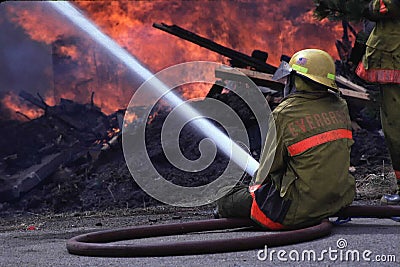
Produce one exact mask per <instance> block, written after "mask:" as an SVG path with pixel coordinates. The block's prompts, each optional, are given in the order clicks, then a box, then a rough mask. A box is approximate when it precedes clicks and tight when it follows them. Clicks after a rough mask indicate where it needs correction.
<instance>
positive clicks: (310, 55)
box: [289, 49, 338, 91]
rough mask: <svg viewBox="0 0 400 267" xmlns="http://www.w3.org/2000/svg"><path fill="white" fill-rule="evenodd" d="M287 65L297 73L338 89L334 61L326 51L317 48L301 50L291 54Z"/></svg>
mask: <svg viewBox="0 0 400 267" xmlns="http://www.w3.org/2000/svg"><path fill="white" fill-rule="evenodd" d="M289 66H290V68H291V69H292V70H294V71H296V74H297V75H300V76H304V77H307V78H309V79H311V80H313V81H315V82H317V83H319V84H322V85H325V86H327V87H329V88H331V89H333V90H335V91H338V86H337V84H336V82H335V79H336V68H335V62H334V61H333V59H332V57H331V56H330V55H329V54H328V53H327V52H325V51H322V50H319V49H305V50H301V51H299V52H297V53H295V54H294V55H293V56H292V58H291V59H290V61H289Z"/></svg>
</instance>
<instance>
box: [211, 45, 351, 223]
mask: <svg viewBox="0 0 400 267" xmlns="http://www.w3.org/2000/svg"><path fill="white" fill-rule="evenodd" d="M282 73H284V74H283V75H279V74H282ZM274 76H275V77H277V76H278V77H277V78H283V77H286V79H287V82H286V86H285V92H286V94H287V95H286V96H285V98H284V100H283V101H282V102H281V103H280V104H279V105H278V106H277V107H276V108H275V109H274V111H273V112H272V116H273V118H274V120H275V125H276V133H277V136H276V140H277V148H276V152H275V155H274V158H273V163H272V166H271V169H269V170H268V169H267V168H266V167H265V166H266V165H268V164H266V163H267V161H268V157H269V156H268V154H269V153H267V152H266V151H269V149H268V148H267V147H264V150H263V154H262V156H261V160H260V167H259V169H258V170H257V172H256V175H255V177H254V178H253V181H252V185H251V186H250V187H249V186H246V185H237V186H235V187H234V188H233V189H232V190H231V191H230V192H229V193H228V194H226V195H225V196H224V197H222V198H221V199H219V200H218V202H217V206H218V213H219V216H221V217H251V218H252V219H253V220H254V221H255V222H257V223H258V224H260V225H261V226H262V227H264V228H267V229H272V230H279V229H285V228H286V229H287V228H301V227H307V226H310V225H313V224H316V223H319V222H320V221H321V220H322V219H324V218H327V217H329V216H331V215H333V214H335V213H336V212H338V211H339V210H340V209H341V208H343V207H346V206H348V205H349V204H350V203H351V202H352V201H353V198H354V194H355V180H354V177H353V176H352V175H351V174H349V171H348V169H349V166H350V147H351V145H352V144H353V140H352V132H351V122H350V118H349V114H348V108H347V104H346V102H345V101H344V100H343V99H342V98H340V96H339V91H338V87H337V85H336V83H335V65H334V61H333V59H332V57H331V56H330V55H329V54H328V53H326V52H324V51H322V50H318V49H306V50H302V51H299V52H297V53H296V54H294V55H293V57H292V58H291V59H290V62H289V64H287V63H286V64H285V62H282V64H281V66H280V68H279V69H278V70H277V72H276V73H275V75H274ZM279 76H280V77H279ZM266 144H267V142H266Z"/></svg>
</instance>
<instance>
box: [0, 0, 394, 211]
mask: <svg viewBox="0 0 400 267" xmlns="http://www.w3.org/2000/svg"><path fill="white" fill-rule="evenodd" d="M289 2H290V5H292V6H296V7H298V8H300V6H301V5H300V4H304V3H302V2H304V1H300V2H299V1H297V2H296V1H289ZM235 4H236V5H240V4H239V3H235ZM77 5H79V6H80V7H82V8H83V9H84V10H86V11H87V12H88V13H90V14H91V15H92V16H93V19H94V20H95V21H96V22H97V23H98V24H99V25H102V27H104V28H105V29H106V31H108V32H109V33H110V35H111V36H114V37H115V38H116V39H119V42H120V43H122V44H123V45H125V46H126V47H127V48H128V49H129V50H130V51H131V52H132V53H133V54H135V55H136V54H140V55H141V58H140V59H141V60H142V61H143V62H144V63H145V64H147V65H150V66H152V68H153V70H157V69H160V68H163V67H165V66H168V65H171V64H174V63H175V62H176V61H175V58H179V59H181V60H184V61H185V60H186V61H187V60H193V59H196V58H198V59H202V60H205V59H206V60H211V61H220V62H221V61H222V62H226V63H228V62H229V64H230V65H231V66H232V67H235V68H239V70H241V71H242V72H243V73H244V74H246V75H247V76H248V77H250V78H251V79H252V80H253V82H254V83H255V84H257V85H258V87H259V89H260V90H261V91H262V92H263V94H264V96H265V97H266V99H267V100H268V102H269V104H270V106H271V108H272V109H273V108H274V107H275V106H276V105H277V103H279V101H280V100H281V98H282V89H283V85H282V84H280V83H277V82H274V81H272V80H271V76H272V75H271V74H272V73H273V71H274V70H275V69H276V68H275V67H274V66H273V65H272V64H275V65H277V62H278V59H279V55H281V54H292V52H293V51H295V50H298V49H299V48H301V47H300V46H298V45H299V43H307V44H308V45H312V44H313V43H315V42H317V41H315V40H311V39H309V38H306V37H304V35H305V34H304V32H302V30H301V27H299V28H298V27H292V28H293V29H291V30H290V25H291V24H289V25H286V26H284V25H285V24H279V22H278V24H279V25H275V24H274V25H269V24H268V23H267V24H266V25H264V24H262V23H261V22H259V23H257V27H253V26H251V30H250V29H248V26H246V25H247V24H248V25H253V22H252V23H246V22H243V21H242V20H239V19H237V20H234V26H235V25H236V26H237V28H238V29H242V30H243V31H240V32H239V33H238V36H236V37H233V36H227V33H226V32H225V31H224V29H225V28H226V27H227V26H226V23H227V22H225V21H224V19H223V18H216V20H217V23H216V24H215V23H213V24H212V25H211V26H210V29H207V30H206V31H205V32H210V33H211V35H212V36H215V39H214V40H215V42H214V41H212V40H210V39H207V38H204V37H201V36H199V35H197V34H195V33H194V32H190V31H188V30H185V29H184V28H182V27H179V26H176V25H172V26H169V25H167V24H154V26H155V27H156V28H158V29H161V30H163V31H166V32H168V33H171V34H174V35H176V36H178V37H180V38H183V39H185V40H189V41H190V42H192V43H193V44H192V43H188V42H186V41H182V40H179V41H178V42H177V46H176V47H174V48H173V49H171V48H168V51H171V57H169V56H168V55H165V57H164V55H163V56H162V57H161V56H160V55H159V54H157V55H154V52H152V53H151V52H149V51H159V48H157V49H155V48H154V45H155V44H154V42H153V40H156V41H155V42H156V43H157V45H167V44H168V42H167V41H165V40H167V38H169V37H168V36H167V35H166V34H164V33H162V32H161V31H155V32H154V33H152V35H151V36H150V37H148V36H147V35H146V34H143V32H145V31H148V28H146V27H148V26H143V25H144V24H145V22H146V25H147V24H149V22H148V21H147V20H148V19H145V18H141V20H139V22H138V21H135V20H132V18H131V16H127V15H126V16H124V14H127V12H128V11H136V9H138V8H139V9H143V8H144V9H145V10H153V11H154V10H155V9H160V7H157V8H156V7H154V5H155V4H154V3H152V2H135V4H134V5H132V3H129V2H128V3H126V4H121V3H119V2H113V3H108V2H77ZM109 5H111V10H113V13H112V15H109V14H108V15H107V16H104V14H103V12H104V10H105V9H104V8H103V7H104V6H109ZM158 5H162V6H164V7H165V8H167V7H166V6H165V5H166V3H158ZM181 5H182V6H180V7H177V10H178V11H177V12H181V11H182V10H186V9H188V8H189V7H188V6H187V5H188V3H186V2H182V4H181ZM190 5H193V3H190ZM194 5H198V3H197V4H196V3H194ZM210 5H216V6H218V8H216V9H214V10H220V9H221V8H225V9H226V10H229V8H228V7H227V6H225V5H229V4H228V2H212V3H211V2H210ZM219 5H222V7H220V6H219ZM265 6H267V5H263V4H256V5H255V7H254V8H255V9H253V8H252V9H251V10H250V11H251V12H253V13H258V12H261V11H260V10H263V11H265V14H270V13H271V11H269V10H265V8H266V7H265ZM16 9H17V8H16V7H15V6H13V5H9V6H7V12H6V14H7V17H8V18H9V19H10V20H11V21H13V22H15V23H17V24H18V25H20V27H22V28H23V29H25V30H26V31H27V32H28V33H29V35H30V37H31V38H32V39H33V40H36V41H41V42H45V43H46V44H48V45H49V46H50V49H51V62H52V65H51V71H49V72H51V73H52V79H53V86H52V87H51V88H52V90H48V91H46V92H45V94H44V96H43V97H42V96H41V95H40V94H38V95H37V96H34V95H32V94H30V93H28V92H26V91H22V90H21V91H20V93H19V95H16V94H13V93H8V94H6V95H5V97H3V98H2V102H1V103H2V109H4V108H7V109H8V110H9V115H12V116H8V118H11V119H12V120H10V121H5V120H4V121H1V122H0V123H1V125H2V129H5V130H3V131H1V133H0V146H1V147H2V150H1V151H0V188H1V189H0V213H5V214H7V212H9V213H12V212H13V211H14V210H22V211H27V210H40V211H43V210H45V211H53V212H54V211H55V212H63V211H71V210H93V209H108V208H132V207H141V206H146V205H149V204H154V203H156V201H155V200H154V199H152V198H150V197H149V196H148V195H147V194H145V193H144V192H143V191H142V190H141V189H140V188H139V187H138V186H137V185H136V183H135V182H134V181H133V179H132V178H131V175H130V173H129V171H128V169H127V167H126V164H125V160H124V158H123V155H122V149H121V143H120V141H121V128H122V123H123V118H124V114H125V110H121V109H120V108H121V107H125V106H126V104H127V101H128V100H129V99H130V97H131V92H132V88H136V87H137V86H136V85H138V84H139V81H136V80H133V79H132V78H131V77H130V74H129V73H127V71H126V70H124V68H122V66H121V65H120V64H119V63H117V62H115V61H113V60H112V59H109V58H108V57H107V56H106V55H104V53H103V51H102V50H101V49H100V48H99V47H96V46H94V45H93V44H92V43H90V42H89V41H88V40H86V39H85V38H83V37H80V36H77V35H76V34H75V33H72V31H70V30H67V31H66V32H67V33H68V34H67V35H65V33H64V34H63V33H62V32H60V31H58V30H56V29H54V28H53V26H54V25H47V24H45V25H44V27H43V29H40V31H42V32H40V33H39V32H36V31H39V29H32V28H31V26H30V25H31V24H30V23H32V20H34V23H36V25H39V24H37V23H38V21H40V16H28V14H31V13H29V12H27V13H28V14H26V13H24V12H21V13H19V12H17V11H16ZM107 10H109V9H107ZM210 10H213V9H212V8H210ZM288 10H289V9H288ZM32 12H33V13H34V14H42V13H43V12H44V11H43V9H42V8H41V7H40V6H35V8H34V9H33V11H32ZM235 12H237V10H236V9H235V10H233V14H232V16H233V17H235V16H236V17H239V14H236V13H235ZM167 13H168V12H162V14H163V16H167V15H166V14H167ZM116 14H117V15H116ZM118 14H119V15H118ZM121 14H122V17H123V20H121V21H120V20H119V19H121V18H120V17H121ZM273 14H274V15H271V16H272V18H274V17H275V16H276V14H279V12H277V13H273ZM12 15H15V17H12ZM114 16H115V17H114ZM291 16H292V14H290V12H289V13H288V14H286V13H282V12H281V17H279V20H278V21H286V22H287V21H293V22H291V23H299V22H300V21H301V22H302V23H307V22H310V21H311V19H312V18H311V11H305V12H304V14H303V15H301V16H299V17H296V18H292V17H291ZM105 18H107V19H105ZM240 18H242V17H240ZM159 19H160V18H159V17H158V18H157V19H155V20H157V21H158V20H159ZM243 19H246V18H243ZM36 20H37V21H36ZM166 21H171V19H170V18H168V19H166ZM0 23H1V20H0ZM140 23H142V24H141V25H138V24H140ZM271 23H272V22H271ZM214 24H215V25H214ZM261 24H262V25H261ZM33 25H35V24H33ZM132 25H134V26H135V27H137V29H139V30H138V31H135V32H133V31H132V30H131V28H133V26H132ZM150 25H151V24H150ZM184 25H187V24H184ZM196 25H199V26H196V27H200V25H209V24H208V23H198V24H196ZM224 25H225V26H224ZM332 25H333V24H331V23H330V22H327V21H325V22H322V23H321V25H319V26H318V27H320V28H318V29H319V30H318V31H322V30H324V29H325V30H324V31H326V29H328V28H329V29H333V32H335V33H338V32H339V31H340V32H341V28H340V27H338V26H332ZM128 26H129V27H128ZM139 26H141V27H143V28H140V27H139ZM266 26H268V27H266ZM196 27H195V29H196ZM282 27H283V28H284V29H282ZM308 27H309V28H311V29H315V28H316V27H317V26H315V23H314V21H313V22H312V25H308ZM346 27H347V28H348V27H351V26H349V25H347V26H346ZM127 28H129V29H127ZM265 28H267V33H268V34H269V33H273V32H274V31H276V29H278V30H279V31H280V33H279V38H278V39H274V40H268V42H270V43H271V44H270V45H269V51H272V53H271V54H269V53H267V52H264V51H261V50H250V49H253V48H254V47H260V46H262V47H264V46H265V44H264V42H265V40H266V38H265V36H267V35H265V34H266V33H265V32H260V33H258V34H257V33H254V34H255V36H256V37H257V38H255V39H251V41H250V40H248V39H247V38H242V37H248V36H247V35H248V32H250V31H251V32H254V31H258V30H259V29H265ZM306 28H307V27H306ZM347 28H345V29H347ZM355 28H356V27H355ZM123 30H125V32H122V31H123ZM285 31H286V32H285ZM353 31H356V30H355V29H354V28H353V27H351V28H350V32H353ZM326 32H328V33H331V32H332V31H326ZM128 33H129V34H130V33H132V34H134V35H135V37H136V39H137V40H141V41H142V42H143V41H144V42H147V43H146V46H143V45H142V46H140V45H137V44H134V43H132V42H131V41H130V40H131V39H129V38H124V36H126V35H127V34H128ZM283 33H284V34H287V36H291V38H294V39H297V40H298V41H299V42H286V41H285V38H286V37H287V36H283V35H282V34H283ZM314 35H315V34H314ZM121 36H122V37H121ZM275 36H276V34H275ZM148 38H150V39H151V40H152V41H151V42H148V40H147V39H148ZM235 38H239V39H235ZM133 39H135V38H133ZM350 39H351V38H349V35H348V33H347V30H346V31H345V34H344V35H343V38H342V40H341V41H338V42H336V44H333V42H329V43H328V41H326V40H329V39H328V38H324V40H321V39H319V40H318V46H323V47H326V48H327V49H326V50H328V51H330V52H331V54H333V53H332V51H334V50H333V49H335V48H337V49H338V51H339V53H340V59H341V61H338V72H339V73H340V74H341V76H342V77H340V78H339V79H340V80H338V82H339V83H340V85H341V91H342V93H343V95H344V97H345V98H346V99H347V101H348V103H349V106H350V111H351V117H352V120H353V122H354V125H355V126H354V139H355V141H356V143H355V145H354V146H353V151H352V155H351V157H352V159H351V163H352V165H353V169H352V171H353V173H354V174H355V176H356V177H358V178H360V177H361V180H360V182H359V183H360V185H365V184H366V182H365V180H362V178H363V177H366V176H367V175H369V174H376V173H384V175H387V173H388V171H387V170H386V171H385V170H383V171H382V170H380V168H381V167H380V166H383V167H382V168H383V169H385V165H384V164H382V162H385V163H386V164H387V165H389V164H390V158H389V155H388V153H387V151H386V149H385V144H384V141H383V137H382V136H381V135H380V132H379V130H380V124H379V120H378V116H377V113H376V107H375V106H374V105H375V104H374V103H375V102H374V101H370V100H373V92H374V91H373V90H374V88H373V87H369V86H367V85H365V84H358V85H357V84H354V83H353V82H352V81H354V79H353V78H354V77H353V76H352V75H351V71H350V70H351V66H349V64H348V59H349V57H351V53H350V52H351V51H350V50H349V49H351V47H349V46H348V43H349V42H350ZM168 40H170V39H168ZM217 42H218V43H217ZM325 42H326V43H325ZM228 44H229V46H230V47H234V48H236V49H237V50H236V49H231V48H228V47H227V46H228ZM197 45H200V46H203V47H205V48H207V49H209V50H211V51H214V52H216V53H208V51H207V49H203V48H198V47H197ZM225 45H227V46H225ZM89 47H90V49H89ZM93 47H94V48H93ZM147 49H148V50H147ZM179 49H181V51H183V52H184V53H183V52H176V51H178V50H179ZM164 50H167V49H164ZM175 50H176V51H175ZM238 50H241V51H253V52H252V56H248V55H246V54H244V53H241V52H239V51H238ZM83 51H90V52H89V53H84V52H83ZM190 53H192V54H196V57H193V58H187V54H190ZM225 57H226V58H228V59H229V60H228V61H226V58H225ZM284 57H285V56H284V55H283V56H281V58H284ZM267 61H268V63H267ZM270 63H271V64H270ZM349 73H350V74H349ZM215 76H216V78H218V82H216V83H215V84H214V85H212V86H211V88H210V87H204V86H203V87H202V89H201V90H198V91H195V90H193V91H191V90H184V91H182V94H183V96H185V97H187V98H191V97H193V96H196V97H198V96H202V97H204V96H207V97H212V98H215V99H217V100H219V101H222V102H224V103H226V104H228V105H229V106H230V107H232V108H233V109H234V110H236V111H237V113H238V114H239V116H240V118H241V119H242V121H243V122H244V123H245V126H246V128H247V130H248V134H249V136H250V140H251V141H250V142H251V147H250V152H251V154H252V155H253V156H254V157H255V158H256V159H257V158H258V157H259V156H260V153H261V151H260V150H261V147H260V146H261V142H260V135H259V132H258V129H257V127H256V124H255V121H254V120H253V118H252V112H251V110H250V109H249V108H248V107H247V106H246V104H245V103H244V102H243V101H242V100H241V99H240V98H239V97H238V96H237V95H235V94H234V93H233V92H231V91H229V90H227V89H226V88H225V85H226V83H232V82H235V80H236V79H235V74H234V72H232V71H231V70H230V69H217V70H216V71H215ZM355 82H357V83H359V82H360V81H358V80H357V81H355ZM204 88H205V89H204ZM365 88H368V89H369V90H368V91H367V90H366V89H365ZM371 92H372V93H371ZM199 101H201V100H199ZM367 101H369V102H368V103H370V104H368V105H365V103H366V102H367ZM143 104H145V103H143ZM135 109H136V110H137V112H138V113H137V114H139V113H140V110H141V107H135ZM10 110H12V111H13V112H10ZM168 112H169V110H168V109H167V108H165V107H160V108H158V109H157V110H154V113H152V114H151V116H150V117H149V118H148V119H147V122H146V123H147V128H146V139H147V147H148V152H149V156H150V158H151V160H152V161H153V162H154V164H155V166H156V168H157V170H158V171H159V173H160V174H161V175H163V176H164V177H166V178H167V179H168V180H170V181H171V182H173V183H175V184H179V185H182V186H185V185H190V186H200V185H204V184H207V183H209V182H210V181H212V180H213V179H214V177H217V176H218V174H219V173H220V172H221V171H223V170H224V168H225V166H226V164H227V159H226V158H224V157H223V156H222V155H219V154H218V155H217V158H216V159H215V161H214V163H213V164H212V166H211V167H210V168H207V170H206V171H203V172H199V173H195V174H192V173H185V172H182V171H179V170H178V169H177V168H175V167H174V166H172V165H171V164H169V163H168V160H167V159H166V156H165V154H164V153H163V151H162V147H161V145H160V142H161V141H160V133H161V127H162V124H163V122H164V120H165V118H166V117H167V115H168ZM130 116H131V117H129V118H127V117H126V118H125V120H126V121H127V122H132V123H134V122H135V120H137V119H138V117H137V116H136V113H135V112H130ZM15 120H19V121H15ZM201 139H202V136H200V135H199V134H198V133H196V132H195V131H193V130H192V128H191V125H188V126H185V128H184V129H183V131H182V133H181V137H180V144H181V147H182V149H183V151H182V152H183V154H184V155H185V156H187V157H188V158H192V159H195V158H197V157H198V156H199V149H198V144H199V142H200V141H201ZM377 166H379V167H377ZM385 173H386V174H385ZM379 175H380V174H379ZM369 177H372V176H369ZM247 178H248V177H247ZM373 180H374V181H376V179H375V178H374V179H373ZM384 190H387V191H389V190H390V187H385V188H384ZM362 192H363V193H362V194H361V193H360V196H365V192H366V191H365V190H364V191H362Z"/></svg>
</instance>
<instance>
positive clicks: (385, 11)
mask: <svg viewBox="0 0 400 267" xmlns="http://www.w3.org/2000/svg"><path fill="white" fill-rule="evenodd" d="M380 4H381V5H380V7H379V12H380V13H381V14H386V13H387V12H388V9H387V7H386V5H385V3H384V2H383V0H380Z"/></svg>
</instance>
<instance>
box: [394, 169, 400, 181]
mask: <svg viewBox="0 0 400 267" xmlns="http://www.w3.org/2000/svg"><path fill="white" fill-rule="evenodd" d="M394 175H396V178H397V180H400V171H396V170H394Z"/></svg>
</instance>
